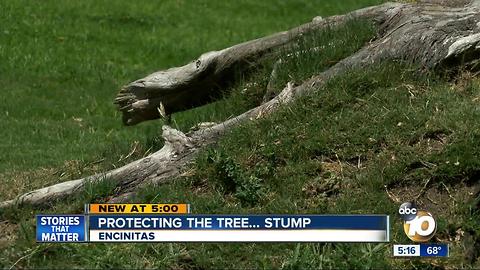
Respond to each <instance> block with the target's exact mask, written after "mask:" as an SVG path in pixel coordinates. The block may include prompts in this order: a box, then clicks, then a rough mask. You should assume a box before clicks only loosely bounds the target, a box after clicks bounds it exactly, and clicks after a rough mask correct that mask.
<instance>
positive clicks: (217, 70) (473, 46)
mask: <svg viewBox="0 0 480 270" xmlns="http://www.w3.org/2000/svg"><path fill="white" fill-rule="evenodd" d="M479 11H480V0H478V1H473V2H472V3H470V4H469V5H467V6H463V7H446V6H438V5H432V4H426V3H423V4H420V5H414V4H400V3H388V4H384V5H381V6H377V7H373V8H368V9H363V10H359V11H356V12H354V13H351V14H350V15H349V16H334V17H331V18H327V19H325V20H321V21H322V22H323V23H322V24H318V20H317V24H316V27H317V28H316V29H320V28H322V27H326V25H327V24H329V23H341V22H344V21H345V20H347V18H348V17H352V16H354V17H355V16H357V17H358V16H361V17H363V18H370V19H372V20H375V21H377V22H378V23H379V25H380V27H379V32H378V38H377V39H376V40H375V41H372V42H371V43H369V44H367V45H366V46H365V47H364V48H362V49H361V50H359V51H358V52H357V53H355V54H353V55H351V56H349V57H347V58H345V59H344V60H342V61H340V62H339V63H337V64H335V65H334V66H333V67H331V68H330V69H328V70H326V71H325V72H322V73H320V74H318V75H316V76H314V77H312V78H311V79H309V80H307V81H306V82H304V83H303V84H301V85H299V86H297V87H294V86H293V85H291V84H288V85H287V87H286V88H285V89H284V90H283V91H282V92H281V94H279V95H278V96H277V97H275V98H273V99H272V100H270V101H268V102H266V103H264V104H262V105H260V106H258V107H256V108H254V109H251V110H249V111H248V112H245V113H243V114H241V115H239V116H237V117H235V118H233V119H230V120H227V121H225V122H223V123H221V124H217V125H214V126H213V127H209V128H205V129H201V130H198V131H195V132H192V133H190V134H183V133H181V132H179V131H176V130H173V129H171V128H169V127H164V128H163V137H164V138H165V146H164V147H163V148H162V149H161V150H159V151H158V152H156V153H154V154H152V155H150V156H148V157H145V158H143V159H140V160H138V161H135V162H133V163H131V164H128V165H126V166H124V167H121V168H119V169H116V170H113V171H111V172H108V173H105V174H99V175H95V176H91V177H87V178H83V179H79V180H74V181H69V182H65V183H60V184H57V185H54V186H51V187H47V188H43V189H39V190H36V191H32V192H29V193H27V194H23V195H21V196H19V197H18V198H17V199H15V200H11V201H7V202H3V203H0V208H2V207H8V206H11V205H15V204H21V203H28V204H42V203H46V202H50V201H52V200H55V199H59V198H62V197H65V196H68V195H70V194H73V193H75V192H77V191H79V190H81V188H82V187H83V186H84V185H85V183H88V182H95V181H102V180H104V179H110V180H113V181H116V182H117V186H118V187H119V188H120V190H121V191H122V192H125V193H124V194H123V195H120V196H119V198H121V199H124V198H128V197H129V196H130V195H131V194H132V193H131V192H134V191H135V189H136V188H138V187H141V186H144V185H146V184H152V183H153V184H158V183H163V182H166V181H168V180H170V179H172V178H174V177H177V176H178V175H179V174H180V172H181V168H182V167H184V166H185V165H186V164H188V163H189V162H190V161H191V160H192V158H193V157H194V156H195V154H196V153H197V152H198V151H199V150H200V149H202V148H203V147H205V146H207V145H210V144H212V143H214V142H216V141H217V140H218V138H219V137H220V136H221V135H222V134H224V132H225V131H226V130H228V129H230V128H232V127H234V126H236V125H238V124H239V123H242V122H245V121H248V120H254V119H258V118H260V117H264V116H265V115H268V114H270V113H272V112H274V111H275V110H277V109H278V108H280V107H281V106H280V105H281V104H285V103H288V102H291V101H292V100H294V99H295V98H296V97H298V96H301V95H303V94H305V93H308V92H311V91H314V90H318V89H321V88H322V86H323V84H324V83H325V82H326V81H327V80H329V79H330V78H332V77H335V76H338V75H340V74H342V73H345V72H348V71H349V70H350V69H351V68H362V67H367V66H370V65H373V64H376V63H379V62H381V61H383V60H389V59H400V60H403V61H411V62H414V63H418V64H420V66H421V67H422V68H424V69H428V70H444V71H450V70H455V69H457V68H460V67H462V68H464V67H467V68H476V67H477V66H476V65H477V62H478V59H479V52H480V27H479V25H480V12H479ZM352 14H353V15H352ZM307 25H310V26H308V27H306V26H301V27H300V28H297V30H295V31H293V32H290V33H289V32H282V33H280V34H277V35H273V36H270V37H268V38H266V39H259V40H256V41H252V42H247V43H243V44H240V45H237V46H234V47H231V48H229V49H225V50H222V51H220V52H213V53H209V54H206V55H203V56H202V57H201V58H200V63H199V65H198V68H197V65H196V64H195V62H193V63H191V64H189V65H186V66H184V67H180V68H175V69H170V70H167V71H165V72H159V73H155V74H153V75H151V76H149V77H147V78H146V79H143V81H142V82H140V81H137V82H134V83H132V84H131V85H130V86H127V87H126V88H125V89H124V90H123V92H122V93H123V94H122V96H121V98H120V101H119V103H120V104H123V106H124V107H129V106H130V109H125V110H126V111H124V115H125V117H126V121H127V124H135V123H138V122H140V121H143V120H146V119H151V118H155V117H158V111H157V107H155V106H157V105H158V104H159V103H160V102H162V103H163V104H164V106H165V108H166V110H167V111H168V110H170V111H169V112H172V111H175V110H176V109H172V108H177V110H178V109H179V108H180V107H181V106H180V105H182V106H186V105H189V106H191V105H192V104H193V103H191V102H194V101H189V100H186V99H184V98H183V97H184V96H188V95H192V96H195V97H197V96H196V95H194V94H193V93H196V92H202V93H203V91H204V89H203V88H202V89H198V88H197V87H200V86H201V87H203V86H205V85H218V84H219V82H220V81H222V80H223V78H225V77H224V76H227V75H226V74H224V73H225V72H227V71H228V70H231V67H232V65H233V66H234V65H236V64H239V63H240V62H242V61H244V59H247V58H248V59H250V58H251V57H253V56H256V55H261V54H262V53H265V52H267V51H269V50H271V49H272V48H274V47H278V46H281V45H284V44H286V43H288V42H290V41H291V40H292V38H291V37H292V33H297V32H301V31H303V30H300V29H312V28H311V25H312V24H307ZM319 25H323V26H322V27H318V26H319ZM287 33H288V34H287ZM272 44H274V45H272ZM177 94H178V98H176V97H177ZM127 96H128V97H127ZM165 97H168V98H166V99H165ZM153 100H155V102H156V103H157V105H155V106H153V104H154V103H155V102H153ZM132 101H133V102H132ZM170 101H175V102H177V103H175V102H174V103H175V104H177V105H178V106H177V105H175V106H173V107H169V106H171V105H169V104H174V103H171V102H170ZM184 101H186V103H183V102H184ZM122 102H123V103H122ZM138 102H140V103H141V104H143V105H141V106H140V105H138ZM134 104H137V105H138V106H137V105H135V106H134ZM145 104H146V105H145ZM179 104H180V105H179ZM132 106H133V107H132ZM176 106H177V107H176ZM130 110H131V111H130ZM149 110H155V112H156V114H157V115H154V114H152V113H150V112H149ZM147 112H148V113H147Z"/></svg>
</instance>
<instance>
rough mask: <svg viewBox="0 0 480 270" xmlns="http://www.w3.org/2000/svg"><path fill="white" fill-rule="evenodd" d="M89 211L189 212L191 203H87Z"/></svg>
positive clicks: (129, 212) (93, 212) (124, 212)
mask: <svg viewBox="0 0 480 270" xmlns="http://www.w3.org/2000/svg"><path fill="white" fill-rule="evenodd" d="M87 211H88V213H89V214H188V213H190V205H189V204H184V203H179V204H117V203H94V204H88V205H87Z"/></svg>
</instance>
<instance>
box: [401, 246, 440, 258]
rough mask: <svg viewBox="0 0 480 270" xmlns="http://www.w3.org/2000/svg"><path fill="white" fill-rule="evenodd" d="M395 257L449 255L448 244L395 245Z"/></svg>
mask: <svg viewBox="0 0 480 270" xmlns="http://www.w3.org/2000/svg"><path fill="white" fill-rule="evenodd" d="M393 256H394V257H448V256H449V247H448V244H414V245H393Z"/></svg>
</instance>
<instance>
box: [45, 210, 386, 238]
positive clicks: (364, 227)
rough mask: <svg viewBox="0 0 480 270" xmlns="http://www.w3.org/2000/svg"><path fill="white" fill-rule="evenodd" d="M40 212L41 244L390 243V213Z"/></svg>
mask: <svg viewBox="0 0 480 270" xmlns="http://www.w3.org/2000/svg"><path fill="white" fill-rule="evenodd" d="M85 210H86V211H85V214H84V215H38V216H37V242H369V243H379V242H389V234H390V224H389V216H388V215H273V214H272V215H198V214H190V206H189V205H188V204H90V205H86V207H85Z"/></svg>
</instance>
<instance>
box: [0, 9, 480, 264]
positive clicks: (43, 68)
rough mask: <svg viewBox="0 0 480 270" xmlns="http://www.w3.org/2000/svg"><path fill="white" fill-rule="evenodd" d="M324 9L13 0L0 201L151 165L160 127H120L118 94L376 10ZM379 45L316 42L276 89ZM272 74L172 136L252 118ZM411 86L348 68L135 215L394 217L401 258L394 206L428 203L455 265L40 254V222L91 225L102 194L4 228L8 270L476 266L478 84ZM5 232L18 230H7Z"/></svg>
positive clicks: (388, 75) (201, 159)
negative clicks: (228, 51)
mask: <svg viewBox="0 0 480 270" xmlns="http://www.w3.org/2000/svg"><path fill="white" fill-rule="evenodd" d="M325 2H326V1H287V2H283V3H276V4H274V5H273V4H271V3H269V2H268V1H265V2H262V1H239V2H226V3H223V2H212V1H209V2H207V1H205V2H203V1H190V2H187V1H162V2H158V3H155V4H154V3H151V2H147V1H135V2H127V1H115V2H113V3H114V4H112V2H107V1H105V2H103V1H95V2H93V1H82V2H75V1H64V2H62V5H57V3H56V2H53V1H44V2H42V4H40V3H33V2H27V1H4V2H2V4H0V5H1V7H2V11H3V13H4V14H6V16H4V17H1V18H0V22H1V23H2V26H4V29H6V30H3V32H0V61H1V62H2V63H3V64H2V65H0V82H1V83H2V87H4V89H5V91H3V92H2V93H3V94H4V95H5V97H6V99H5V100H8V101H9V102H8V103H2V105H0V106H2V111H4V112H8V113H5V114H4V115H2V116H0V120H1V121H2V123H4V125H6V128H4V129H2V131H1V132H2V133H1V134H0V135H2V138H4V140H3V141H2V147H3V148H4V149H2V150H3V151H2V153H3V154H2V155H0V160H1V162H0V171H3V175H4V176H5V181H4V183H5V184H4V185H3V186H4V187H3V188H0V199H2V198H3V197H11V196H12V195H13V194H15V193H17V192H19V191H26V190H29V189H31V188H33V187H38V186H42V185H45V184H50V183H55V182H58V181H63V180H66V179H71V178H76V177H79V176H81V175H85V174H89V173H93V172H96V171H101V170H104V169H106V168H111V167H114V166H119V165H121V164H123V163H125V162H128V160H131V159H134V158H138V157H141V156H143V155H145V154H147V153H149V152H151V151H154V150H155V149H158V148H159V147H160V146H161V145H162V142H161V140H160V139H158V135H159V134H158V133H159V132H160V126H161V122H160V121H152V122H148V123H144V124H141V125H138V126H135V127H130V128H125V127H122V126H121V125H120V115H118V113H116V112H115V109H114V107H113V105H112V99H113V97H114V96H115V94H116V89H118V88H119V87H120V86H121V85H122V84H123V83H125V82H128V81H129V80H132V79H135V78H138V77H141V76H143V75H145V74H147V73H149V72H151V71H154V70H157V69H159V68H166V67H170V66H174V65H180V64H182V63H185V62H187V61H189V60H191V59H193V58H194V57H196V56H198V55H199V54H201V53H202V52H204V51H208V50H214V49H220V48H222V47H226V46H229V45H232V44H234V43H237V42H240V41H244V40H247V39H251V38H255V37H259V36H262V35H265V34H268V33H272V32H275V31H280V30H283V29H286V28H289V27H292V26H295V25H297V24H299V23H301V22H305V21H308V20H309V19H311V18H312V17H314V16H316V15H322V16H325V15H330V14H334V13H344V12H346V11H347V10H351V9H355V8H358V7H360V6H365V5H368V4H375V3H377V2H379V1H335V2H334V1H328V2H327V3H325ZM354 2H355V3H354ZM373 32H374V29H373V28H372V26H371V25H369V24H366V23H364V22H350V23H348V24H347V25H346V26H340V27H338V28H335V29H329V30H327V31H323V32H320V33H315V34H314V35H311V36H307V37H305V38H304V39H303V40H302V42H301V44H303V45H302V46H303V47H304V48H310V47H318V48H320V50H319V51H315V52H313V51H310V52H306V53H302V54H300V55H299V56H298V57H293V58H292V57H286V56H285V55H286V54H288V53H289V52H290V51H289V50H287V51H285V52H284V53H283V55H284V56H283V59H284V61H285V63H284V64H283V65H282V66H281V68H280V70H279V77H278V80H277V81H276V89H281V87H282V86H283V85H285V83H286V82H288V81H294V82H296V83H301V82H302V81H303V80H305V79H307V78H309V77H310V76H311V75H313V74H315V73H318V72H321V71H322V70H324V69H326V68H328V67H329V66H331V65H333V64H334V63H335V62H337V61H339V60H340V59H342V58H344V57H345V56H348V55H350V54H352V53H353V52H355V51H356V50H358V49H359V48H360V47H361V46H362V45H363V44H365V43H366V42H368V41H369V40H370V39H371V38H372V37H373ZM22 41H23V42H22ZM14 45H15V46H14ZM264 62H265V65H264V67H263V68H261V69H260V70H258V71H257V73H256V74H254V75H253V76H252V77H250V78H245V80H242V81H241V82H240V83H239V84H237V85H235V86H234V87H233V88H232V89H231V94H230V95H226V96H225V98H224V99H222V100H220V101H218V102H216V103H213V104H210V105H207V106H204V107H201V108H197V109H194V110H190V111H186V112H182V113H178V114H175V115H174V116H173V125H174V126H175V127H177V128H179V129H181V130H188V129H189V128H190V127H191V126H193V125H195V124H196V123H198V122H201V121H221V120H223V119H226V118H228V117H230V116H233V115H235V114H238V113H241V112H243V111H244V110H246V109H248V108H251V107H252V106H255V105H256V104H258V103H259V102H260V101H261V99H262V97H263V95H264V93H265V87H266V84H267V83H268V77H269V76H270V72H271V68H272V65H273V63H274V62H275V59H264ZM416 70H417V69H416V68H415V67H414V66H410V65H406V64H403V63H383V64H381V65H378V66H375V67H372V68H370V69H366V70H352V71H351V72H348V73H347V74H345V75H344V76H341V77H339V78H336V79H333V80H332V81H330V82H328V83H327V85H326V86H325V87H324V88H322V89H318V90H319V91H318V92H316V93H312V94H310V95H308V96H305V97H302V98H301V99H300V100H297V101H296V102H295V103H294V104H292V105H291V106H289V107H285V108H283V109H281V110H280V111H279V112H278V113H276V114H274V115H271V116H270V117H268V118H266V119H262V120H258V121H254V122H249V123H245V124H244V125H242V126H241V127H239V128H236V129H234V130H232V131H231V132H229V133H228V134H227V136H225V137H224V138H222V139H221V141H220V142H219V143H218V144H217V145H215V147H210V148H208V149H205V150H204V151H202V152H201V153H200V155H199V156H198V157H197V158H196V160H195V163H194V164H193V165H192V166H191V168H189V176H185V177H181V178H178V179H173V181H171V182H169V183H167V184H165V185H162V186H154V187H148V188H145V189H142V190H141V191H140V193H139V195H138V198H137V200H138V201H143V202H162V203H165V202H186V203H190V204H191V205H192V210H193V212H194V213H209V214H220V213H222V214H238V213H252V214H253V213H276V214H282V213H342V214H345V213H378V214H385V213H388V214H390V215H391V218H392V220H391V222H392V238H393V242H395V243H408V242H409V240H408V239H407V238H406V237H405V236H404V234H403V232H402V231H401V223H400V220H399V218H397V216H396V215H395V214H394V213H395V212H396V210H397V208H398V206H399V203H398V202H394V201H393V199H392V198H395V197H398V198H399V199H400V200H401V202H403V201H406V200H410V199H412V198H414V197H416V196H417V195H418V194H420V195H421V196H419V203H420V204H421V205H422V206H423V207H426V208H427V209H428V210H430V211H432V212H433V213H434V215H435V217H436V218H437V221H438V222H439V228H438V232H437V235H436V236H435V237H436V238H435V240H436V241H446V242H449V243H450V245H451V258H449V259H448V260H393V259H392V258H391V245H386V244H378V245H374V244H261V243H260V244H253V243H252V244H119V245H114V244H84V245H77V244H41V245H39V244H36V243H35V240H34V233H35V227H34V218H33V215H34V214H35V213H82V211H83V204H84V203H86V202H98V201H104V200H105V198H106V197H108V196H109V195H110V194H112V193H113V192H114V191H113V188H114V186H113V185H112V183H111V182H109V181H106V182H105V183H104V184H93V185H89V186H88V187H87V188H86V189H85V190H84V191H83V193H82V194H80V195H78V196H73V197H71V198H69V199H68V200H67V201H64V202H58V203H52V204H51V205H49V206H48V207H45V208H43V209H41V210H34V209H31V208H28V207H25V208H21V209H8V210H6V211H4V212H3V213H0V220H7V221H8V222H9V223H11V224H14V225H15V226H13V227H14V228H15V229H14V231H13V234H14V235H15V236H16V239H15V240H14V241H10V242H7V243H6V244H5V243H2V242H1V239H2V238H1V237H0V267H2V268H5V267H6V268H8V267H10V266H12V265H14V264H15V266H16V267H18V268H34V267H43V268H66V267H74V268H100V267H102V268H176V269H184V268H185V269H187V268H196V269H210V268H222V269H223V268H267V269H270V268H284V269H303V268H363V269H371V268H400V267H408V268H423V267H429V268H434V267H435V266H444V267H453V268H460V267H462V268H478V267H480V261H479V259H478V257H479V254H478V251H477V249H478V248H477V247H478V245H479V243H480V237H479V236H480V222H479V220H480V219H479V218H480V212H479V210H478V208H479V200H480V197H479V194H478V175H479V171H480V162H479V161H478V157H479V156H480V148H479V147H478V140H479V138H480V133H479V130H480V123H479V122H478V119H479V117H480V111H479V109H478V102H479V99H480V82H479V81H478V80H476V79H473V78H471V77H469V76H468V73H463V74H464V75H465V76H464V77H460V78H459V79H458V81H457V82H448V81H445V80H444V79H443V78H440V77H438V76H436V75H434V74H419V73H417V72H416ZM3 107H5V108H3ZM24 108H25V109H24ZM74 118H75V119H76V120H75V119H74ZM79 118H81V119H82V120H81V121H80V120H79ZM135 141H137V142H138V143H135ZM65 161H67V162H65ZM424 186H425V188H423V187H424ZM386 190H387V191H388V193H387V192H386ZM389 194H390V195H389ZM392 194H393V197H392ZM0 225H1V223H0ZM6 228H12V227H5V228H3V227H2V228H0V229H2V231H3V232H8V231H7V230H6ZM0 236H1V235H0ZM459 236H461V237H459ZM458 237H459V238H458ZM456 238H458V240H455V239H456Z"/></svg>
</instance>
